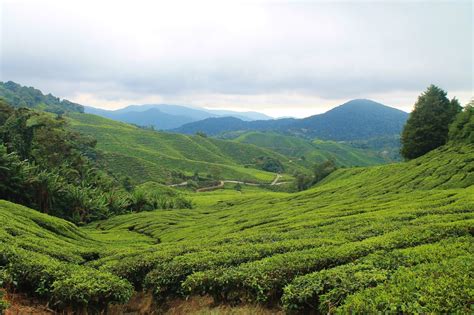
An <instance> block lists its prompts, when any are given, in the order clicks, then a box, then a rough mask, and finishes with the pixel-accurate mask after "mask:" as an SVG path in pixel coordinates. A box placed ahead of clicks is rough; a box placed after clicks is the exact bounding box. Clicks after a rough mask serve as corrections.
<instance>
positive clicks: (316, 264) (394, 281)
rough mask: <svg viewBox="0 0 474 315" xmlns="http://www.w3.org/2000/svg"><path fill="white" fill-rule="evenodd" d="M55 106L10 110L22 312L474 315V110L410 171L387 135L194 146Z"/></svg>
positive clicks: (6, 135) (6, 139) (0, 165)
mask: <svg viewBox="0 0 474 315" xmlns="http://www.w3.org/2000/svg"><path fill="white" fill-rule="evenodd" d="M24 91H27V92H28V91H29V92H28V93H30V92H31V91H34V90H31V89H27V90H24ZM439 91H440V89H439V88H437V87H434V86H431V87H429V88H428V90H427V92H425V93H427V94H428V93H433V94H435V93H438V94H440V95H443V94H442V93H441V92H439ZM27 92H24V93H27ZM28 93H27V94H26V95H28ZM35 93H36V92H35ZM9 95H10V94H9ZM18 95H19V94H18ZM19 97H20V96H19ZM33 99H38V100H40V102H43V98H42V97H36V98H33ZM49 99H52V100H56V101H55V102H53V103H51V105H47V104H43V103H41V104H43V105H40V104H35V103H32V105H31V106H29V107H27V108H25V107H22V106H20V105H18V106H11V105H9V104H8V103H7V102H5V101H0V125H1V126H2V127H1V133H0V134H1V139H2V141H3V142H2V145H1V146H0V149H1V151H0V176H1V178H2V181H1V182H0V193H1V194H2V195H1V196H0V198H1V199H2V200H0V222H1V223H2V226H1V227H0V284H1V287H2V289H1V290H0V296H3V299H0V301H1V302H0V310H3V309H5V312H7V313H6V314H12V313H8V312H14V310H22V309H28V308H31V307H32V308H33V309H35V310H42V311H43V313H60V312H65V313H71V314H72V313H82V314H85V313H87V314H104V313H109V314H123V313H132V314H181V313H191V314H202V313H216V314H233V313H237V314H240V313H241V314H249V313H257V314H274V313H277V314H308V313H315V314H323V313H325V314H328V313H329V314H346V313H364V314H365V313H378V312H382V313H391V312H399V313H450V312H458V313H469V312H470V311H472V303H471V302H472V287H473V285H474V280H473V279H474V268H473V266H474V258H473V257H474V255H473V254H474V252H473V249H474V246H473V245H474V234H473V231H474V229H473V227H474V138H473V135H474V133H473V126H474V125H473V124H474V121H473V117H474V111H473V109H472V108H473V107H472V105H467V106H466V107H464V108H461V107H460V106H459V108H458V109H457V113H456V114H455V117H454V116H453V118H452V119H453V121H452V122H451V123H450V126H449V128H448V129H449V130H447V138H448V139H447V141H446V142H445V143H444V144H442V145H439V146H437V147H436V148H433V149H429V150H427V152H425V153H423V154H420V155H419V156H417V157H414V158H410V159H406V160H405V161H402V162H401V161H395V160H396V159H393V158H392V157H390V156H384V155H383V154H380V151H377V150H373V148H374V147H372V148H371V149H367V148H364V145H362V143H365V145H368V143H369V142H370V141H372V140H373V138H371V136H372V135H369V136H367V138H363V139H359V140H353V141H361V142H359V146H356V145H353V142H352V140H351V141H349V140H347V141H343V140H340V141H336V140H327V139H325V140H322V139H319V138H314V139H308V138H307V137H306V136H297V135H295V134H285V133H279V132H276V131H272V130H263V131H262V130H260V131H249V130H239V131H235V132H232V133H227V134H225V135H221V136H219V137H210V136H208V135H206V134H203V133H198V134H195V135H186V134H180V133H173V132H163V131H156V130H151V129H149V128H143V127H139V126H134V125H130V124H127V123H123V122H119V121H115V120H111V119H108V118H104V117H100V116H96V115H93V114H85V113H83V112H82V111H81V110H77V111H70V110H69V111H66V109H67V108H68V107H61V106H63V105H64V101H62V102H61V101H59V100H58V99H55V98H54V97H53V96H50V97H49ZM20 100H21V97H20ZM443 101H445V103H446V104H449V106H453V108H456V107H455V106H457V104H456V103H455V102H454V101H451V102H450V101H449V100H447V99H446V100H445V99H443ZM62 104H63V105H62ZM65 104H69V103H65ZM48 106H52V111H48V110H44V109H45V108H47V107H48ZM57 106H60V107H61V108H63V109H64V110H65V112H60V113H58V112H55V111H56V110H57ZM67 106H69V105H67ZM38 108H40V109H38ZM383 110H385V109H383ZM410 117H413V115H412V116H410ZM410 124H413V120H408V122H407V125H406V126H410ZM407 130H408V131H410V129H409V127H408V129H407V127H405V128H404V132H403V133H402V135H401V138H400V139H401V141H402V142H403V143H405V144H406V143H407V142H406V141H407V140H406V133H407V132H408V131H407ZM423 130H424V129H423ZM385 137H387V139H392V138H391V135H390V134H386V135H385ZM362 141H364V142H362ZM382 142H383V141H382ZM388 143H392V142H391V140H388ZM382 147H383V145H381V146H379V148H382ZM420 147H421V146H420V145H417V146H416V148H417V149H418V148H420ZM404 148H406V147H404ZM447 292H449V294H447ZM22 303H23V304H22ZM8 308H10V311H9V310H8Z"/></svg>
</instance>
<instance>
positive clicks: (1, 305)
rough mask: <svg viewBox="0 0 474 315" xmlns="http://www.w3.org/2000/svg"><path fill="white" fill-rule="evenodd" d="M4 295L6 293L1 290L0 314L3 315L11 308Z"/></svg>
mask: <svg viewBox="0 0 474 315" xmlns="http://www.w3.org/2000/svg"><path fill="white" fill-rule="evenodd" d="M0 280H1V279H0ZM4 294H5V292H4V291H3V290H0V314H3V311H5V310H6V309H7V308H8V306H9V304H8V302H7V301H6V300H5V299H4Z"/></svg>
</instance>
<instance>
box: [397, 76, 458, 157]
mask: <svg viewBox="0 0 474 315" xmlns="http://www.w3.org/2000/svg"><path fill="white" fill-rule="evenodd" d="M461 109H462V107H461V105H460V104H459V102H458V100H457V99H455V98H453V99H452V100H451V101H450V100H449V99H448V98H447V97H446V92H445V91H443V90H442V89H440V88H439V87H437V86H435V85H430V86H429V87H428V89H427V90H426V91H425V92H424V93H422V94H421V95H420V96H419V97H418V100H417V102H416V103H415V109H414V110H413V112H412V113H411V114H410V117H409V118H408V121H407V123H406V124H405V127H404V129H403V132H402V136H401V143H402V148H401V151H400V153H401V154H402V156H403V157H404V158H405V159H406V160H410V159H414V158H417V157H419V156H422V155H423V154H425V153H427V152H429V151H431V150H433V149H436V148H437V147H440V146H442V145H444V144H445V143H446V142H447V140H448V130H449V125H450V124H451V123H452V121H453V120H454V118H455V116H456V115H457V114H458V113H459V112H460V111H461Z"/></svg>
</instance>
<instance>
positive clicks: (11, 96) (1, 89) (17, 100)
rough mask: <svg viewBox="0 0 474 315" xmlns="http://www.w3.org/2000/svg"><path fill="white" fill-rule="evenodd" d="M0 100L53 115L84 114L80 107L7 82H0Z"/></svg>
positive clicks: (33, 89)
mask: <svg viewBox="0 0 474 315" xmlns="http://www.w3.org/2000/svg"><path fill="white" fill-rule="evenodd" d="M0 98H3V99H5V100H6V101H7V102H8V104H10V105H12V106H14V107H28V108H35V109H40V110H44V111H47V112H53V113H65V112H78V113H82V112H84V107H83V106H82V105H79V104H76V103H73V102H70V101H68V100H61V99H59V98H58V97H55V96H53V95H51V94H47V95H44V94H43V93H42V92H41V91H40V90H37V89H35V88H32V87H26V86H22V85H20V84H18V83H15V82H12V81H8V82H0Z"/></svg>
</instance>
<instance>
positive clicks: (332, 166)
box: [313, 160, 337, 184]
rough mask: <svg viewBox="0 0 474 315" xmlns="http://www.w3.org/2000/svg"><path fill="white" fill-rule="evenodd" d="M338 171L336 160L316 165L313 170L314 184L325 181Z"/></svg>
mask: <svg viewBox="0 0 474 315" xmlns="http://www.w3.org/2000/svg"><path fill="white" fill-rule="evenodd" d="M336 169H337V166H336V162H334V160H327V161H324V162H323V163H320V164H316V165H315V166H314V168H313V173H314V179H313V184H315V183H317V182H319V181H321V180H323V179H324V178H325V177H326V176H328V175H329V174H331V173H332V172H334V171H335V170H336Z"/></svg>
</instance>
